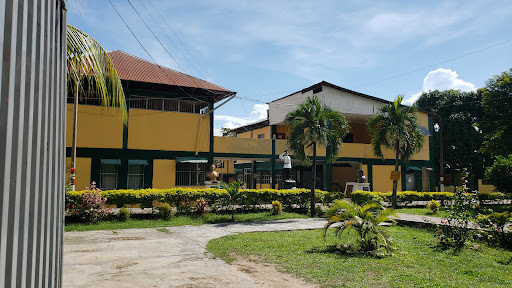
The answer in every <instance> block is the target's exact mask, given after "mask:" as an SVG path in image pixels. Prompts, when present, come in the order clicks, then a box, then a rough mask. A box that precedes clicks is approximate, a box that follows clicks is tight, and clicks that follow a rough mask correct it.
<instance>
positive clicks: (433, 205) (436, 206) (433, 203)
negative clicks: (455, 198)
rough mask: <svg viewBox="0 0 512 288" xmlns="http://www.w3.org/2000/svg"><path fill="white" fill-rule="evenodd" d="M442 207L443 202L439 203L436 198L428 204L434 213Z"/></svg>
mask: <svg viewBox="0 0 512 288" xmlns="http://www.w3.org/2000/svg"><path fill="white" fill-rule="evenodd" d="M439 207H441V204H439V203H438V202H437V201H436V200H433V199H432V200H430V202H428V204H427V208H428V209H430V210H431V211H432V213H436V212H437V210H438V209H439Z"/></svg>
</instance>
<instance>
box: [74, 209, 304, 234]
mask: <svg viewBox="0 0 512 288" xmlns="http://www.w3.org/2000/svg"><path fill="white" fill-rule="evenodd" d="M293 218H309V217H308V216H306V215H303V214H297V213H287V212H283V213H282V214H281V215H271V213H270V212H261V213H248V214H236V215H235V222H254V221H268V220H281V219H293ZM222 222H232V221H231V215H217V214H209V215H207V216H206V217H205V218H200V217H195V216H176V217H173V218H172V219H171V220H170V221H164V220H159V219H151V220H138V219H128V220H127V221H126V222H120V221H115V220H114V221H103V222H100V223H98V224H81V223H66V226H65V231H88V230H117V229H130V228H153V227H165V226H182V225H194V226H197V225H203V224H209V223H222Z"/></svg>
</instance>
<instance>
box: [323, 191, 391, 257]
mask: <svg viewBox="0 0 512 288" xmlns="http://www.w3.org/2000/svg"><path fill="white" fill-rule="evenodd" d="M326 214H327V218H328V219H329V221H328V222H327V224H325V226H324V229H323V233H322V237H324V239H325V234H326V233H327V230H328V229H329V227H331V226H332V225H334V224H336V223H339V225H336V226H335V228H334V229H335V235H336V236H338V237H341V236H342V235H343V233H344V232H345V231H347V232H348V231H350V230H355V231H356V233H357V235H358V236H359V245H360V246H359V250H361V251H365V252H368V251H375V250H377V249H378V248H379V239H382V242H383V246H384V248H386V249H388V250H389V249H390V248H391V245H390V243H389V240H388V238H387V237H386V235H385V234H384V233H383V231H382V227H381V226H380V225H379V224H380V223H382V222H392V221H394V220H393V219H391V218H390V216H391V215H396V211H395V210H394V209H384V208H383V207H382V204H381V203H380V202H369V203H366V204H364V205H362V206H359V205H357V204H356V203H354V202H351V203H348V202H347V201H345V200H336V201H334V202H333V203H332V204H331V206H330V207H329V210H328V211H327V213H326Z"/></svg>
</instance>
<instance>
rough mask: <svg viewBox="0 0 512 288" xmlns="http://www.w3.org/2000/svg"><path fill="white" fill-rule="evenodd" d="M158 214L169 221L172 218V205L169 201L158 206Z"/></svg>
mask: <svg viewBox="0 0 512 288" xmlns="http://www.w3.org/2000/svg"><path fill="white" fill-rule="evenodd" d="M157 209H158V216H159V217H160V218H162V219H163V220H166V221H169V220H171V219H172V216H173V215H172V207H171V205H169V203H164V205H162V207H158V208H157Z"/></svg>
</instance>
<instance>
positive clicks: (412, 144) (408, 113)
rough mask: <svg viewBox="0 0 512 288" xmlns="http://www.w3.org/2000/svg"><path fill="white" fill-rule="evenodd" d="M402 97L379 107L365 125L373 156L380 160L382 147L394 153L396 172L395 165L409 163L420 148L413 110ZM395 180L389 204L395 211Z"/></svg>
mask: <svg viewBox="0 0 512 288" xmlns="http://www.w3.org/2000/svg"><path fill="white" fill-rule="evenodd" d="M403 99H404V96H403V95H398V97H397V98H396V99H395V102H393V103H389V104H386V105H384V106H381V107H380V108H379V113H378V114H377V115H375V116H374V117H373V118H372V119H370V120H369V121H368V123H367V126H368V131H369V132H370V135H371V137H372V149H373V153H374V154H375V155H376V156H378V157H383V154H382V146H384V147H385V148H387V149H391V150H394V151H395V171H396V172H398V164H399V160H400V159H401V160H402V162H403V161H406V160H408V159H409V158H410V157H412V155H414V154H416V153H417V152H419V151H420V150H421V149H422V148H423V133H421V130H420V125H419V124H418V116H417V113H416V108H415V107H411V106H404V105H402V104H401V103H402V100H403ZM397 184H398V181H397V180H393V194H392V196H391V201H392V203H393V208H394V209H396V190H397Z"/></svg>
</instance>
